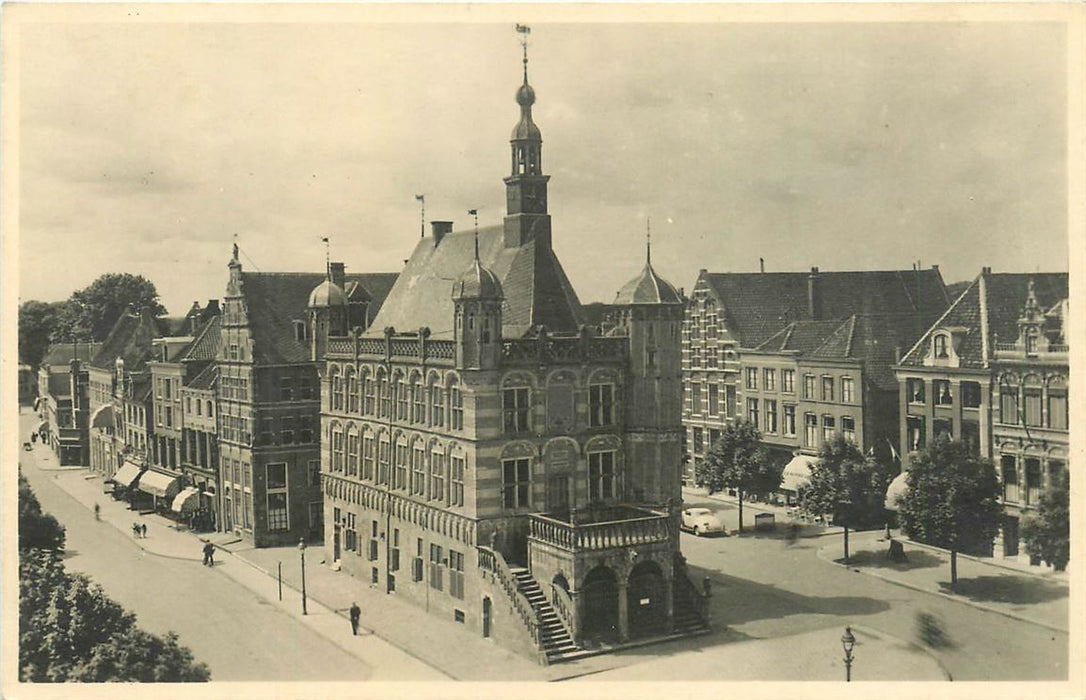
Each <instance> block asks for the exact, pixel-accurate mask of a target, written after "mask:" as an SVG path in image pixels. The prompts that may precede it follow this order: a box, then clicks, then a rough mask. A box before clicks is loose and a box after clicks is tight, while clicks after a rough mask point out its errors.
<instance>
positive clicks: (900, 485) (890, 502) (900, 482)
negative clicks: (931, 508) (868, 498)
mask: <svg viewBox="0 0 1086 700" xmlns="http://www.w3.org/2000/svg"><path fill="white" fill-rule="evenodd" d="M905 474H906V472H901V473H900V474H898V475H897V476H895V477H894V480H893V481H891V482H890V485H889V486H888V487H887V488H886V502H885V503H883V507H884V508H886V510H892V511H897V499H899V498H901V497H902V496H904V495H905V492H906V491H908V490H909V485H908V484H907V483H905Z"/></svg>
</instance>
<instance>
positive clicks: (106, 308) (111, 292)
mask: <svg viewBox="0 0 1086 700" xmlns="http://www.w3.org/2000/svg"><path fill="white" fill-rule="evenodd" d="M130 306H131V307H132V308H133V309H134V310H137V311H139V310H141V309H150V311H151V312H152V314H154V315H155V316H161V315H163V314H165V313H166V309H165V307H163V306H162V304H161V303H159V300H158V290H156V289H155V285H154V283H153V282H151V281H150V280H148V279H146V278H145V277H142V276H140V275H131V274H128V273H116V272H114V273H109V274H106V275H102V276H101V277H99V278H98V279H96V280H94V282H91V284H90V285H88V286H87V287H84V288H83V289H78V290H76V291H74V292H72V295H71V297H69V298H68V300H67V301H65V302H63V303H62V305H61V308H60V310H59V311H58V313H57V319H56V329H55V331H54V333H53V337H52V340H53V342H65V343H68V342H72V341H73V340H79V341H101V340H104V339H105V337H106V336H107V335H109V332H110V331H111V330H112V329H113V326H114V325H116V323H117V319H119V318H120V317H121V314H123V313H124V312H125V310H126V309H127V308H128V307H130Z"/></svg>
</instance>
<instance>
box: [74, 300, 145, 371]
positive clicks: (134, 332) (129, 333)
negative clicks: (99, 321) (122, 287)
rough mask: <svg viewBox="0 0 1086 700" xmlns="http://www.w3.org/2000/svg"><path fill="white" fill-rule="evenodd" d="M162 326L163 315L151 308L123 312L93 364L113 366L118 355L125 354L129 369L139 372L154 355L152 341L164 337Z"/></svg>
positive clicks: (121, 356) (125, 365)
mask: <svg viewBox="0 0 1086 700" xmlns="http://www.w3.org/2000/svg"><path fill="white" fill-rule="evenodd" d="M161 330H162V323H161V319H157V318H155V317H154V316H152V315H151V314H150V312H143V313H140V314H139V315H136V314H131V313H127V312H126V313H123V314H121V317H120V318H118V319H117V323H116V324H114V326H113V330H111V331H110V332H109V335H108V336H106V339H105V341H103V342H102V348H101V350H99V351H98V354H96V355H95V356H94V359H93V360H91V362H90V365H91V366H92V367H97V368H99V369H113V364H114V363H115V362H116V361H117V358H123V359H124V367H125V371H126V372H140V371H142V370H143V369H144V368H145V367H146V366H147V360H148V359H150V358H151V357H152V348H151V341H152V340H153V339H154V338H157V337H161V335H162V333H161Z"/></svg>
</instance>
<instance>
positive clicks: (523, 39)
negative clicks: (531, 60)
mask: <svg viewBox="0 0 1086 700" xmlns="http://www.w3.org/2000/svg"><path fill="white" fill-rule="evenodd" d="M531 33H532V28H531V27H529V26H528V25H526V24H518V25H517V34H520V45H521V48H523V49H524V81H525V82H527V81H528V35H529V34H531Z"/></svg>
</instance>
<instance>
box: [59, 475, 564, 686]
mask: <svg viewBox="0 0 1086 700" xmlns="http://www.w3.org/2000/svg"><path fill="white" fill-rule="evenodd" d="M46 469H47V470H49V469H48V467H46ZM53 479H54V480H55V482H56V483H57V484H58V485H59V486H60V487H61V488H62V489H64V490H65V491H66V492H68V494H69V495H71V496H72V497H73V498H75V499H76V500H77V501H79V502H80V503H82V504H83V505H84V506H86V508H87V509H88V510H92V509H93V508H94V504H95V503H97V504H98V505H99V507H100V513H101V520H102V521H103V523H107V524H109V525H112V526H113V527H115V528H117V529H118V530H120V531H121V532H124V533H125V534H127V535H129V536H131V533H132V523H133V522H139V523H141V524H146V525H147V537H146V538H136V537H132V543H133V545H134V546H137V547H139V548H140V549H143V550H145V551H146V552H148V553H150V554H155V555H157V556H163V557H170V558H173V559H184V560H191V561H193V562H202V560H203V552H202V548H203V542H204V541H210V542H212V543H213V544H215V545H216V548H217V550H218V551H217V553H216V557H215V569H216V571H217V572H219V573H222V574H223V575H225V576H229V577H230V578H233V579H234V580H236V581H237V582H238V583H241V584H242V585H243V586H245V587H246V588H248V589H249V590H251V591H253V592H254V593H256V594H257V595H259V596H260V597H261V598H263V599H265V600H268V601H270V602H273V603H274V604H277V605H280V606H282V607H283V608H284V609H285V610H286V611H288V612H289V613H290V614H292V615H293V616H295V617H298V618H299V619H300V621H302V623H303V624H306V625H307V626H309V627H310V628H312V629H313V630H314V631H316V632H317V633H319V634H321V635H322V636H324V637H325V638H327V639H328V640H329V641H332V642H333V643H335V644H336V645H337V646H340V647H341V648H343V649H344V650H345V651H347V652H348V653H351V654H354V655H356V656H358V658H359V659H362V660H364V661H365V662H366V663H367V664H370V665H372V666H373V668H374V669H375V675H374V679H375V680H376V679H379V678H380V677H381V670H382V669H383V668H389V669H404V668H405V667H409V668H411V669H412V670H411V672H410V675H409V676H406V677H405V676H403V675H402V674H400V675H398V676H397V677H393V678H390V677H387V676H386V677H385V680H412V681H416V680H437V679H443V678H453V679H455V680H471V681H482V680H525V681H532V680H534V681H545V680H548V679H550V678H552V677H556V676H557V675H559V674H557V673H556V672H555V670H554V668H557V667H551V668H550V669H548V668H546V667H542V666H539V665H537V664H535V663H534V662H533V661H531V660H529V659H525V658H522V657H520V656H518V655H516V654H514V653H513V652H511V651H508V650H506V649H504V648H502V647H500V646H498V645H497V644H496V643H494V642H493V641H492V640H484V639H482V638H478V637H476V636H475V635H474V634H472V633H469V632H468V631H467V630H465V629H464V628H463V627H462V626H460V625H457V624H455V623H454V622H452V621H445V620H441V619H438V618H436V617H434V616H433V615H430V614H428V613H427V612H425V611H424V610H420V609H419V608H418V607H416V606H415V605H413V604H411V603H409V602H406V601H403V600H397V599H396V598H395V597H394V596H389V595H386V594H385V593H383V592H381V591H378V590H375V589H373V588H372V587H371V586H370V585H369V584H368V583H366V582H363V581H360V580H358V579H355V578H352V577H351V576H350V575H348V574H347V573H344V572H337V571H333V570H332V569H331V568H329V567H327V566H325V565H324V564H323V559H324V552H323V549H322V548H320V547H312V548H310V549H309V550H307V552H306V593H307V608H308V612H309V614H308V615H305V616H302V615H301V593H300V590H301V558H300V555H299V552H298V549H297V547H273V548H264V549H254V548H253V547H252V546H251V545H248V544H247V543H245V542H239V541H238V538H237V537H236V536H234V535H232V534H230V533H222V532H212V533H193V532H190V531H188V530H187V528H184V527H183V526H182V527H183V529H181V530H178V529H177V527H176V526H175V524H174V523H173V521H171V520H169V519H167V518H164V517H162V516H160V515H142V516H141V515H139V513H137V512H136V511H132V510H129V509H128V507H127V504H126V503H124V502H122V501H114V500H113V499H112V498H111V497H110V496H109V495H108V494H105V493H103V492H102V487H103V484H102V480H101V479H100V478H99V477H96V476H93V475H91V474H89V473H88V472H87V470H86V469H78V470H67V469H65V470H63V471H57V472H56V473H54V475H53ZM279 562H282V564H283V600H282V602H280V601H279V600H278V597H279V593H278V582H277V577H276V571H277V568H278V567H277V565H278V563H279ZM352 601H357V602H358V604H359V606H360V607H361V608H362V611H363V613H362V626H361V629H360V631H359V636H358V637H352V636H351V633H350V622H349V620H348V617H347V609H348V608H349V607H350V605H351V602H352ZM420 631H425V633H423V634H420V633H419V632H420ZM394 657H403V658H394ZM393 661H395V662H393ZM568 671H569V669H568V667H567V668H566V673H568Z"/></svg>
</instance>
